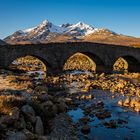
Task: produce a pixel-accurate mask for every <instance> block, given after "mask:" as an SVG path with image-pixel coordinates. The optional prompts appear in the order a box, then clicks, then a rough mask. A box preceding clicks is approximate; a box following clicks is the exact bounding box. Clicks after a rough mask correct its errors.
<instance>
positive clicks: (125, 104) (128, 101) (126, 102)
mask: <svg viewBox="0 0 140 140" xmlns="http://www.w3.org/2000/svg"><path fill="white" fill-rule="evenodd" d="M130 101H131V99H130V98H129V97H127V98H126V99H125V101H124V103H123V106H126V107H128V106H129V104H130Z"/></svg>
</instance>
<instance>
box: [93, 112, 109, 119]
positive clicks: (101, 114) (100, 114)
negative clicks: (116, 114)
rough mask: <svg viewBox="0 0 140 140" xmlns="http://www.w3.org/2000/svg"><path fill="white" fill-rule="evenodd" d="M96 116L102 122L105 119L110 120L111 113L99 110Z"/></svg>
mask: <svg viewBox="0 0 140 140" xmlns="http://www.w3.org/2000/svg"><path fill="white" fill-rule="evenodd" d="M95 115H96V117H97V118H98V119H100V120H102V119H105V118H110V117H111V112H109V111H108V110H99V111H98V112H97V113H96V114H95Z"/></svg>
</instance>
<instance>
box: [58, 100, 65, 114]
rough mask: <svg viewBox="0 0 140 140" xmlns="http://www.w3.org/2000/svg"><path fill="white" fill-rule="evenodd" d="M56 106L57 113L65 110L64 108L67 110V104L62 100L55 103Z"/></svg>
mask: <svg viewBox="0 0 140 140" xmlns="http://www.w3.org/2000/svg"><path fill="white" fill-rule="evenodd" d="M57 107H58V112H59V113H62V112H66V110H67V106H66V104H65V103H64V102H61V103H59V104H58V105H57Z"/></svg>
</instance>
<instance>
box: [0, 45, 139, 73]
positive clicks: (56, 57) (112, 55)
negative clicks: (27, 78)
mask: <svg viewBox="0 0 140 140" xmlns="http://www.w3.org/2000/svg"><path fill="white" fill-rule="evenodd" d="M77 52H80V53H83V54H85V55H87V56H88V57H90V58H91V59H92V60H93V61H94V62H95V63H96V72H112V68H113V65H114V63H115V61H116V60H117V59H118V58H119V57H122V58H124V59H125V60H126V61H127V62H128V65H129V68H128V71H130V72H140V49H138V48H133V47H126V46H118V45H110V44H98V43H90V42H66V43H48V44H36V45H35V44H30V45H6V46H0V67H1V68H8V67H9V66H10V64H11V63H12V62H13V61H14V60H16V59H17V58H20V57H24V56H27V55H30V56H34V57H36V58H38V59H40V60H41V61H42V62H43V63H44V64H45V65H46V67H47V70H48V71H47V72H48V73H52V74H53V73H55V74H58V73H60V72H62V71H63V67H64V64H65V62H66V61H67V60H68V58H69V57H71V56H72V55H74V54H75V53H77Z"/></svg>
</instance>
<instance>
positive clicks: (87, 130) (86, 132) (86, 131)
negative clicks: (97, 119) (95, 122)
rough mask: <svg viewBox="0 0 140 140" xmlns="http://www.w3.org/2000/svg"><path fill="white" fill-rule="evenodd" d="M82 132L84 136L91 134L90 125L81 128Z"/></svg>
mask: <svg viewBox="0 0 140 140" xmlns="http://www.w3.org/2000/svg"><path fill="white" fill-rule="evenodd" d="M81 132H82V133H84V134H88V133H90V126H89V125H85V126H83V127H82V128H81Z"/></svg>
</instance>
